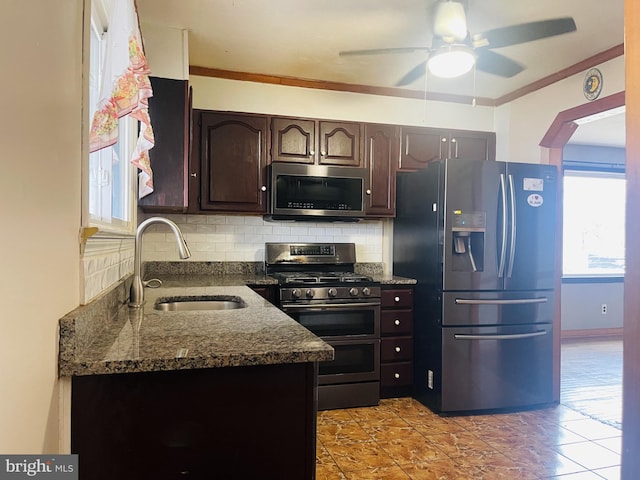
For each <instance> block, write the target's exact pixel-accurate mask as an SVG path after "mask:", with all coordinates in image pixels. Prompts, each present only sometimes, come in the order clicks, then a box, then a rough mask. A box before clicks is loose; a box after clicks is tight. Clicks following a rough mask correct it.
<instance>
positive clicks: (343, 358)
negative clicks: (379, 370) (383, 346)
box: [318, 343, 376, 375]
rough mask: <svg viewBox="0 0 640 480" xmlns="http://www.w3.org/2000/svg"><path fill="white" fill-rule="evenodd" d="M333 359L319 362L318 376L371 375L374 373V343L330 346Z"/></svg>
mask: <svg viewBox="0 0 640 480" xmlns="http://www.w3.org/2000/svg"><path fill="white" fill-rule="evenodd" d="M331 346H332V347H333V350H334V359H333V360H332V361H330V362H320V364H319V366H318V374H319V375H337V374H353V373H371V372H375V371H376V354H375V348H376V345H375V343H360V344H353V343H345V344H340V343H335V344H333V343H332V344H331Z"/></svg>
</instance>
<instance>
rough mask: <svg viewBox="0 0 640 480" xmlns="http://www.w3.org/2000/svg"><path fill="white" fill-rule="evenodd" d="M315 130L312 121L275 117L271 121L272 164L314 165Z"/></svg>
mask: <svg viewBox="0 0 640 480" xmlns="http://www.w3.org/2000/svg"><path fill="white" fill-rule="evenodd" d="M315 132H316V129H315V122H314V121H313V120H298V119H290V118H278V117H275V118H273V119H272V120H271V135H272V140H271V143H272V151H271V157H272V158H271V160H272V161H274V162H295V163H310V164H312V163H314V162H315V155H316V151H315V149H316V133H315Z"/></svg>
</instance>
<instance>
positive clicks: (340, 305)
mask: <svg viewBox="0 0 640 480" xmlns="http://www.w3.org/2000/svg"><path fill="white" fill-rule="evenodd" d="M379 306H380V303H377V302H362V303H357V302H353V303H323V304H316V305H296V304H292V305H283V306H282V308H283V310H287V309H292V310H302V309H309V310H311V309H314V310H316V309H322V308H354V307H379Z"/></svg>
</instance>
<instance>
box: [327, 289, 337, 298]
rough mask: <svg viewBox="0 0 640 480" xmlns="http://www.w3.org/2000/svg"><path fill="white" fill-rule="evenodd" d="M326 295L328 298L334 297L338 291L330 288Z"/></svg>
mask: <svg viewBox="0 0 640 480" xmlns="http://www.w3.org/2000/svg"><path fill="white" fill-rule="evenodd" d="M328 293H329V296H330V297H335V296H336V295H338V290H336V289H335V288H330V289H329V292H328Z"/></svg>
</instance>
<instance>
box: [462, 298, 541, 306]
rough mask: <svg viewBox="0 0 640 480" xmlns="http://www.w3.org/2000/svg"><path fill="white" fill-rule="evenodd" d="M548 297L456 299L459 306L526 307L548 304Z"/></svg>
mask: <svg viewBox="0 0 640 480" xmlns="http://www.w3.org/2000/svg"><path fill="white" fill-rule="evenodd" d="M547 301H548V299H547V298H546V297H541V298H517V299H514V300H474V299H470V298H456V304H457V305H526V304H528V303H547Z"/></svg>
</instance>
